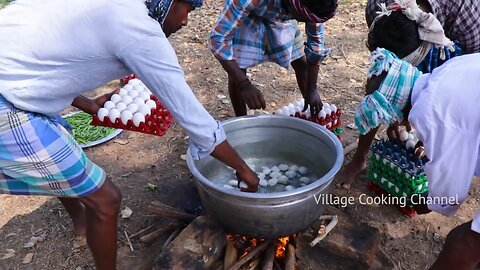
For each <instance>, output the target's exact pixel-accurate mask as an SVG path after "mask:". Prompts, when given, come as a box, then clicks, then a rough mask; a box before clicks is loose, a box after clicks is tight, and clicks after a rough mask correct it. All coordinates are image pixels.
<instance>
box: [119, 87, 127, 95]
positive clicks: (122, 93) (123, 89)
mask: <svg viewBox="0 0 480 270" xmlns="http://www.w3.org/2000/svg"><path fill="white" fill-rule="evenodd" d="M125 86H127V85H125ZM118 94H119V95H120V96H121V97H124V96H126V95H128V90H127V89H126V88H125V87H123V88H120V91H119V92H118Z"/></svg>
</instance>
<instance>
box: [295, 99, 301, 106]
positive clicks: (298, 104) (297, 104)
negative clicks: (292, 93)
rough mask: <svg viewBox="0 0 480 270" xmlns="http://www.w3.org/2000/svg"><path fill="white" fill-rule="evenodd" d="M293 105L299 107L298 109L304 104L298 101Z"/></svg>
mask: <svg viewBox="0 0 480 270" xmlns="http://www.w3.org/2000/svg"><path fill="white" fill-rule="evenodd" d="M293 105H295V106H298V107H302V102H301V101H300V100H297V101H295V102H294V103H293Z"/></svg>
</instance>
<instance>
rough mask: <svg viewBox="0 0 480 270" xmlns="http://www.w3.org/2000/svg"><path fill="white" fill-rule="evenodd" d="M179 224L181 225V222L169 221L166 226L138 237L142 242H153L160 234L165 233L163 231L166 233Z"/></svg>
mask: <svg viewBox="0 0 480 270" xmlns="http://www.w3.org/2000/svg"><path fill="white" fill-rule="evenodd" d="M179 226H181V224H180V223H178V222H175V223H170V224H168V225H167V226H166V227H163V228H159V229H156V230H155V231H153V232H151V233H149V234H146V235H144V236H142V237H140V241H141V242H143V243H146V244H149V243H151V242H153V241H154V240H155V239H157V238H159V237H160V236H162V235H163V234H165V233H167V232H169V231H171V230H174V229H175V228H178V227H179Z"/></svg>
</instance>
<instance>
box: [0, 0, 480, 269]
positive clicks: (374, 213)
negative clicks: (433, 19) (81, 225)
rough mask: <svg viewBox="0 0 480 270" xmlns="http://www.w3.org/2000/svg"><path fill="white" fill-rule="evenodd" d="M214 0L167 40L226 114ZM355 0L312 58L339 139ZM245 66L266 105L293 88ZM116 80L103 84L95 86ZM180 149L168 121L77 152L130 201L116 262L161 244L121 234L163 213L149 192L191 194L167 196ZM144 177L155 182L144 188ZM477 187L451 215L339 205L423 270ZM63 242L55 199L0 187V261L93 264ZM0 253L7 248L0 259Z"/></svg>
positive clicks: (140, 264)
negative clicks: (212, 42)
mask: <svg viewBox="0 0 480 270" xmlns="http://www.w3.org/2000/svg"><path fill="white" fill-rule="evenodd" d="M222 5H223V4H222V1H218V0H210V1H207V3H206V4H205V6H204V7H203V8H201V9H198V10H196V11H194V12H193V13H192V14H191V15H190V21H189V25H188V27H186V28H185V29H182V30H181V31H180V32H179V33H177V34H175V35H173V36H172V37H171V38H170V40H171V42H172V44H173V46H174V47H175V50H176V52H177V54H178V58H179V61H180V63H181V65H182V67H183V68H184V69H185V74H186V78H187V81H188V82H189V84H190V85H191V87H192V88H193V89H194V91H195V93H196V95H197V97H198V99H199V100H200V101H201V102H202V103H203V104H204V105H205V107H206V108H207V109H208V111H209V112H211V113H212V114H213V115H214V116H215V117H217V118H219V119H226V118H229V117H231V116H232V115H233V111H232V109H231V107H230V105H229V104H224V103H223V102H222V101H221V100H219V98H217V95H220V94H223V95H228V93H227V84H226V81H227V80H226V73H225V72H224V71H223V69H222V68H221V67H220V65H219V64H218V62H217V61H216V60H215V59H214V57H213V56H212V55H211V53H210V50H209V49H208V34H209V30H210V29H211V26H212V25H213V23H214V22H215V20H216V16H217V15H218V13H219V12H220V9H221V7H222ZM364 8H365V3H363V2H362V3H360V2H358V1H353V0H348V1H341V2H340V5H339V10H338V14H337V15H336V16H335V17H334V18H333V19H332V20H330V21H329V22H328V23H327V24H326V28H327V31H326V46H327V47H331V48H332V49H333V53H332V56H331V57H330V58H328V59H327V60H326V61H324V62H323V63H322V65H321V69H320V74H319V89H320V90H321V93H322V98H323V100H324V101H326V102H330V103H334V104H336V105H337V107H338V108H341V109H343V111H344V116H343V122H344V126H343V130H344V133H343V135H342V141H343V143H344V144H345V145H347V144H349V143H351V142H353V141H354V140H355V139H356V133H355V130H351V129H348V128H346V126H347V125H348V124H350V123H352V115H353V110H354V106H355V105H356V104H357V103H358V101H359V100H360V99H361V97H362V94H363V84H364V81H365V74H366V67H367V58H368V51H367V49H366V46H365V37H366V25H365V23H364ZM248 75H249V76H251V78H252V80H253V81H254V82H255V83H256V84H257V85H258V86H259V88H260V89H261V90H262V92H263V93H264V95H265V97H266V100H267V104H268V106H267V110H268V111H274V110H275V109H276V108H277V107H278V106H283V105H285V104H288V103H289V102H292V101H295V100H297V99H299V98H300V97H301V95H300V92H299V91H298V89H297V87H296V81H295V76H294V73H293V71H292V70H283V69H281V68H280V67H278V66H277V65H275V64H264V65H261V66H258V67H257V68H254V69H251V70H249V73H248ZM116 86H117V85H116V83H111V84H109V85H107V86H106V87H104V88H103V89H102V91H106V90H111V89H114V88H115V87H116ZM186 149H187V140H186V138H185V134H184V133H183V131H182V129H181V128H180V127H179V125H178V124H174V125H173V126H172V127H171V129H170V130H169V131H168V132H167V134H166V135H165V136H163V137H156V136H149V135H144V134H140V133H134V132H127V131H124V132H122V133H121V134H120V135H119V136H118V137H117V139H116V140H113V141H110V142H108V143H105V144H103V145H100V146H96V147H92V148H89V149H86V153H87V155H88V156H89V157H90V158H91V159H92V160H93V161H94V162H96V163H97V164H99V165H101V166H102V167H103V168H104V169H105V170H106V172H107V173H108V174H109V175H110V176H111V177H112V179H113V181H114V182H115V183H116V184H117V185H118V186H119V187H120V189H121V191H122V193H123V203H122V209H123V208H124V207H129V208H130V209H132V210H133V215H132V216H131V217H130V218H129V219H119V224H118V233H119V241H118V243H119V258H118V266H119V269H129V270H130V269H151V264H152V260H153V259H154V258H155V257H156V256H157V255H158V254H159V253H160V252H161V248H162V244H163V242H164V240H165V238H160V239H158V240H157V241H156V242H155V243H153V244H151V245H148V246H147V245H144V244H141V243H140V242H139V241H138V238H134V239H132V242H133V247H134V251H133V252H132V251H130V249H129V248H128V246H127V244H126V241H125V237H124V231H126V232H128V233H129V234H132V233H135V232H137V231H139V230H140V229H142V228H145V227H147V226H149V225H151V224H156V225H157V226H159V227H160V226H162V224H164V223H165V222H166V221H165V220H160V219H156V218H155V217H153V216H150V215H149V214H148V213H147V211H146V209H145V208H146V206H147V205H148V203H149V202H150V201H153V200H161V201H163V202H167V203H170V204H172V205H179V206H181V207H185V208H189V207H192V206H191V205H189V202H191V199H190V198H194V197H195V194H194V193H193V192H192V193H188V194H191V197H190V195H189V196H186V197H185V196H183V197H182V196H180V197H179V196H176V194H178V193H179V191H184V190H186V189H188V190H192V189H193V179H192V176H191V174H190V172H189V170H188V168H187V166H186V164H185V161H183V160H182V159H181V158H180V156H181V155H182V154H183V153H185V151H186ZM347 158H348V157H347ZM365 184H366V179H365V177H364V176H361V177H359V179H358V181H356V183H355V184H354V185H353V188H352V189H351V190H349V191H344V190H335V191H334V193H335V194H337V195H345V196H356V197H357V198H358V196H359V195H360V194H362V193H367V194H372V192H370V191H369V190H368V189H367V188H366V185H365ZM149 185H150V187H152V186H155V187H156V188H154V189H152V188H149V187H148V186H149ZM479 192H480V185H479V183H478V181H474V184H473V185H472V188H471V190H470V193H469V195H470V196H469V198H468V200H467V201H466V202H465V203H464V204H463V205H462V207H461V209H460V211H459V212H458V213H457V215H456V216H455V217H452V218H445V217H443V216H441V215H439V214H436V213H431V214H428V215H424V216H415V217H413V218H408V217H405V216H404V215H403V214H402V213H401V212H400V211H399V210H397V209H396V208H395V207H393V206H379V205H361V204H358V203H357V204H355V205H351V206H347V207H345V208H341V210H342V211H344V212H345V213H347V214H348V215H349V216H351V217H352V218H353V219H354V220H355V221H358V222H367V223H368V224H370V225H372V226H374V227H377V228H379V229H380V231H381V235H382V236H381V245H380V252H379V253H380V255H381V256H384V257H385V258H387V259H388V260H389V261H390V262H391V264H393V265H395V266H396V267H397V268H398V269H427V268H428V266H429V265H430V264H431V263H432V262H433V260H434V259H435V258H436V256H437V255H438V253H439V251H440V249H441V246H442V243H443V241H444V239H445V236H446V235H447V233H448V232H449V231H450V230H451V229H452V228H454V227H455V226H457V225H459V224H461V223H464V222H466V221H468V220H470V219H471V218H472V217H473V214H474V213H475V211H476V209H478V208H480V198H479V197H478V194H479ZM182 194H185V192H182ZM185 199H187V200H185ZM193 201H195V200H193ZM45 232H46V234H47V236H46V238H45V240H44V241H42V242H39V243H37V244H36V245H35V246H34V247H31V248H25V247H24V245H25V244H26V243H27V242H28V241H29V240H30V238H31V237H32V236H38V235H41V234H42V233H45ZM73 247H74V235H73V233H72V231H71V221H70V220H69V218H68V216H67V214H66V212H65V211H64V209H63V208H62V206H61V205H60V203H59V201H58V200H56V199H52V198H48V197H25V196H22V197H19V196H7V195H0V270H3V269H75V270H80V269H93V260H92V256H91V254H90V252H89V250H88V248H86V247H85V246H84V247H81V248H73ZM12 250H14V252H15V253H13V252H12ZM28 253H33V259H32V260H31V261H30V262H28V263H23V262H22V261H23V260H24V258H25V256H26V255H27V254H28ZM7 254H12V255H14V256H13V257H11V258H8V259H2V257H4V255H7Z"/></svg>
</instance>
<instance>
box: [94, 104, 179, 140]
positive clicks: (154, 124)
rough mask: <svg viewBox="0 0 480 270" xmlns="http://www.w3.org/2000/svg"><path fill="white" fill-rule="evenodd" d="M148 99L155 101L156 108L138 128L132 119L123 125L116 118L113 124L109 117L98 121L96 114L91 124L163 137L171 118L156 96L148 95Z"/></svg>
mask: <svg viewBox="0 0 480 270" xmlns="http://www.w3.org/2000/svg"><path fill="white" fill-rule="evenodd" d="M150 99H151V100H153V101H155V103H156V105H157V107H156V108H155V109H153V108H152V109H151V110H150V114H147V115H145V122H142V123H140V124H139V125H138V127H137V126H135V125H134V124H133V120H132V119H130V120H128V121H127V124H123V123H122V121H121V120H120V118H117V119H116V120H115V122H112V121H111V120H110V118H109V117H105V118H104V119H103V121H100V119H99V118H98V116H97V115H96V114H94V115H93V117H92V122H91V124H92V125H95V126H105V127H112V128H119V129H125V130H131V131H136V132H141V133H147V134H153V135H157V136H163V135H164V134H165V132H166V131H167V129H168V128H169V127H170V125H171V124H172V121H173V117H172V115H171V114H170V112H169V111H168V110H167V109H166V108H165V107H164V106H163V105H162V103H160V101H159V100H158V98H157V97H156V96H154V95H150Z"/></svg>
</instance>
